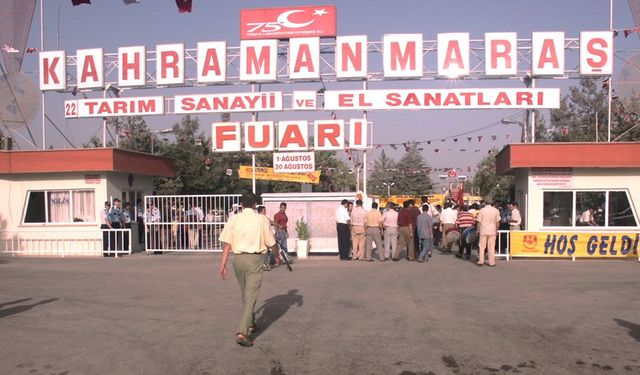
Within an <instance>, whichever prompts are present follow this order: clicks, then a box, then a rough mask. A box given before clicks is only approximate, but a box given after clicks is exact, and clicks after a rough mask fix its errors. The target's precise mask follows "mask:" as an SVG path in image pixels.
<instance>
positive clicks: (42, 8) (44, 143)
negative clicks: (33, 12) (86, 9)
mask: <svg viewBox="0 0 640 375" xmlns="http://www.w3.org/2000/svg"><path fill="white" fill-rule="evenodd" d="M43 12H44V0H40V51H44V13H43ZM44 99H45V92H44V91H42V149H43V150H46V149H47V141H46V131H45V121H44V120H45V116H46V113H45V103H44ZM34 143H35V142H34Z"/></svg>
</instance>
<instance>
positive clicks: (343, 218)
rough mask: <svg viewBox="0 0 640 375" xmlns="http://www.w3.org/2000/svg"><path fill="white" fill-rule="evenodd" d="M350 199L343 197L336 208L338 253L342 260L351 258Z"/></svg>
mask: <svg viewBox="0 0 640 375" xmlns="http://www.w3.org/2000/svg"><path fill="white" fill-rule="evenodd" d="M348 204H349V201H348V200H346V199H343V200H342V202H340V206H339V207H338V208H337V209H336V231H337V232H338V253H339V254H340V260H349V249H350V247H351V240H350V239H349V221H350V218H349V212H348V211H347V205H348Z"/></svg>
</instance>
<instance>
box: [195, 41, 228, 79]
mask: <svg viewBox="0 0 640 375" xmlns="http://www.w3.org/2000/svg"><path fill="white" fill-rule="evenodd" d="M226 63H227V43H226V42H200V43H198V83H214V82H224V81H225V80H226V79H227V65H226Z"/></svg>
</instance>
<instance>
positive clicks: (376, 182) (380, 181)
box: [368, 150, 396, 196]
mask: <svg viewBox="0 0 640 375" xmlns="http://www.w3.org/2000/svg"><path fill="white" fill-rule="evenodd" d="M395 172H396V162H395V160H393V159H391V158H389V157H388V156H387V154H386V153H385V152H384V150H382V152H381V153H380V156H379V157H378V159H377V160H375V161H374V162H373V172H371V178H370V179H369V185H368V186H369V187H370V188H369V191H370V192H371V194H374V195H381V196H386V195H387V186H386V185H384V184H387V185H389V184H391V183H392V182H393V181H394V180H393V179H394V173H395ZM389 191H390V193H391V194H392V195H393V193H394V191H396V186H395V183H394V185H393V186H392V187H391V188H390V189H389Z"/></svg>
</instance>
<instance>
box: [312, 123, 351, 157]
mask: <svg viewBox="0 0 640 375" xmlns="http://www.w3.org/2000/svg"><path fill="white" fill-rule="evenodd" d="M314 130H315V134H314V137H313V138H314V139H313V140H314V148H315V149H316V150H343V149H344V121H343V120H316V121H315V126H314Z"/></svg>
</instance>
